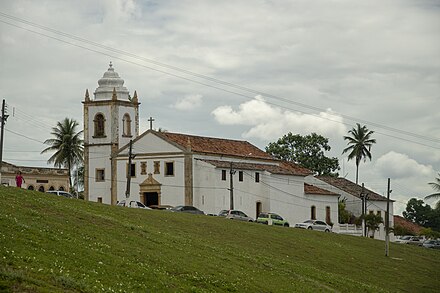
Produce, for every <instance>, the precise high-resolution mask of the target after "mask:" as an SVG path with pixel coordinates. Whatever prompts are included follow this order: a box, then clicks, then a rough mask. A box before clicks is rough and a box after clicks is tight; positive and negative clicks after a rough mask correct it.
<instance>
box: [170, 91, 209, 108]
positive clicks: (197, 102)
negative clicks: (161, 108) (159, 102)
mask: <svg viewBox="0 0 440 293" xmlns="http://www.w3.org/2000/svg"><path fill="white" fill-rule="evenodd" d="M201 105H202V95H187V96H185V97H184V98H181V99H179V100H178V101H177V102H176V103H175V104H174V105H172V107H173V108H176V109H178V110H182V111H188V110H193V109H195V108H198V107H200V106H201Z"/></svg>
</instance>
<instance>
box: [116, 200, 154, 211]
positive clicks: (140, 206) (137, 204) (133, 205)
mask: <svg viewBox="0 0 440 293" xmlns="http://www.w3.org/2000/svg"><path fill="white" fill-rule="evenodd" d="M125 202H126V201H125V200H121V201H120V202H118V204H117V206H120V207H126V206H127V204H126V203H125ZM128 207H129V208H137V209H146V210H151V209H150V208H149V207H147V206H146V205H144V204H143V203H141V202H140V201H135V200H131V201H130V202H129V203H128Z"/></svg>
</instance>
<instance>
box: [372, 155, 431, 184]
mask: <svg viewBox="0 0 440 293" xmlns="http://www.w3.org/2000/svg"><path fill="white" fill-rule="evenodd" d="M376 168H377V169H378V171H380V172H381V173H382V174H383V175H384V176H386V177H391V178H395V179H400V178H407V177H414V176H416V177H420V176H428V175H431V174H435V172H434V169H433V168H432V166H431V165H423V164H419V163H418V162H417V161H416V160H414V159H411V158H410V157H409V156H408V155H405V154H400V153H397V152H394V151H390V152H388V153H386V154H385V155H383V156H381V157H380V158H379V159H377V162H376Z"/></svg>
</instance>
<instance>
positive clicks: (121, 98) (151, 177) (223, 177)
mask: <svg viewBox="0 0 440 293" xmlns="http://www.w3.org/2000/svg"><path fill="white" fill-rule="evenodd" d="M123 84H124V81H123V80H122V79H121V78H120V77H119V75H118V74H117V73H116V72H115V71H114V69H113V66H112V65H111V64H110V67H109V68H108V70H107V72H105V73H104V76H103V77H102V78H101V79H100V80H99V81H98V85H99V86H98V88H97V89H96V91H95V92H94V98H91V97H90V96H89V93H88V91H86V95H85V100H84V101H83V104H84V154H85V155H84V156H85V179H84V181H85V190H84V191H85V199H87V200H90V201H97V202H102V203H105V204H113V205H114V204H116V203H117V202H118V201H121V200H125V199H126V194H127V191H129V192H128V195H129V199H130V200H137V201H140V202H143V203H144V204H146V205H147V206H150V205H172V206H177V205H192V206H195V207H197V208H199V209H200V210H203V211H204V212H205V213H209V214H218V213H219V211H220V210H223V209H230V208H231V207H233V208H234V209H238V210H242V211H243V212H245V213H246V214H248V215H249V216H251V217H253V218H256V217H257V215H258V214H259V213H260V212H261V211H266V212H275V213H278V214H280V215H281V216H283V217H284V218H286V219H287V220H288V221H289V222H290V223H291V225H293V224H294V223H295V222H302V221H304V220H306V219H311V218H312V219H313V218H314V219H321V220H324V221H326V222H328V223H330V222H331V223H337V221H338V197H339V195H338V194H337V193H334V192H330V191H327V190H325V189H322V188H319V187H317V186H313V185H312V184H307V183H306V179H305V178H306V177H307V176H309V175H310V172H309V171H308V170H307V169H304V168H301V167H299V166H297V165H295V164H292V163H288V162H284V161H280V160H276V159H274V158H272V157H271V156H270V155H269V154H267V153H266V152H264V151H262V150H260V149H259V148H257V147H256V146H254V145H252V144H250V143H249V142H247V141H241V140H229V139H224V138H213V137H202V136H195V135H189V134H182V133H172V132H160V131H155V130H153V129H152V127H151V126H150V129H149V130H147V131H145V132H144V133H142V134H139V101H138V97H137V93H136V91H135V92H134V95H133V97H132V98H131V97H130V95H129V92H128V90H127V89H126V88H125V87H124V86H123ZM130 155H131V158H130ZM129 162H130V164H129ZM128 175H129V177H130V178H128ZM127 182H130V183H129V184H127Z"/></svg>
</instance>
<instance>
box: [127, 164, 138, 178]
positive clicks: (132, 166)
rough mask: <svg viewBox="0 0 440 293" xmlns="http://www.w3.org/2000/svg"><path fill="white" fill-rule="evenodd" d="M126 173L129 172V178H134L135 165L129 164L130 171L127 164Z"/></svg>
mask: <svg viewBox="0 0 440 293" xmlns="http://www.w3.org/2000/svg"><path fill="white" fill-rule="evenodd" d="M128 171H130V177H136V163H132V164H131V166H130V170H129V169H128V164H127V173H128Z"/></svg>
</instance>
